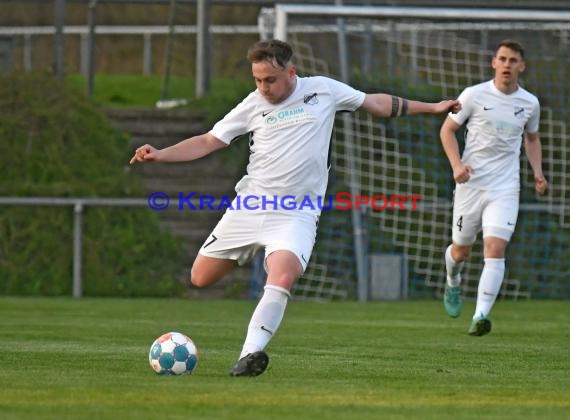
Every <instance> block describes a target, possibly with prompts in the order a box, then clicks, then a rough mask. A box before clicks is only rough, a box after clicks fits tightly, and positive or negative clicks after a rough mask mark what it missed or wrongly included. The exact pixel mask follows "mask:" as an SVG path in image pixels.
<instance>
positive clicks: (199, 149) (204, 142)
mask: <svg viewBox="0 0 570 420" xmlns="http://www.w3.org/2000/svg"><path fill="white" fill-rule="evenodd" d="M226 146H227V144H226V143H224V142H223V141H221V140H220V139H218V138H216V137H214V136H213V135H212V134H210V133H206V134H201V135H199V136H194V137H191V138H189V139H186V140H182V141H181V142H180V143H177V144H175V145H172V146H170V147H166V148H164V149H160V150H159V149H156V148H155V147H153V146H151V145H150V144H145V145H144V146H141V147H139V148H137V150H136V151H135V154H134V156H133V157H132V158H131V160H130V164H131V165H132V164H134V163H136V162H184V161H190V160H195V159H199V158H201V157H204V156H206V155H208V154H210V153H212V152H214V151H216V150H218V149H221V148H223V147H226Z"/></svg>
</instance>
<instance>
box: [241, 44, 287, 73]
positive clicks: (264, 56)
mask: <svg viewBox="0 0 570 420" xmlns="http://www.w3.org/2000/svg"><path fill="white" fill-rule="evenodd" d="M292 57H293V49H292V48H291V45H289V44H287V43H286V42H283V41H279V40H278V39H272V40H270V41H259V42H256V43H255V44H253V45H252V46H251V47H250V48H249V50H248V51H247V59H248V60H249V62H250V63H258V62H260V61H264V60H267V61H271V62H273V63H276V64H277V65H278V66H279V67H282V68H285V67H287V65H288V64H289V62H290V61H291V58H292Z"/></svg>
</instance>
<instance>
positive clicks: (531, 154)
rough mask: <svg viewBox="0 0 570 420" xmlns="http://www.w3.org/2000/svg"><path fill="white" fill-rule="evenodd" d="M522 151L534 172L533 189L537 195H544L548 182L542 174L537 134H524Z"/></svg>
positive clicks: (540, 152)
mask: <svg viewBox="0 0 570 420" xmlns="http://www.w3.org/2000/svg"><path fill="white" fill-rule="evenodd" d="M524 150H525V154H526V157H527V159H528V162H529V163H530V166H531V167H532V170H533V171H534V189H535V191H536V192H537V193H539V194H544V192H545V191H546V187H547V186H548V181H546V178H545V177H544V174H543V173H542V145H541V143H540V136H539V135H538V133H525V136H524Z"/></svg>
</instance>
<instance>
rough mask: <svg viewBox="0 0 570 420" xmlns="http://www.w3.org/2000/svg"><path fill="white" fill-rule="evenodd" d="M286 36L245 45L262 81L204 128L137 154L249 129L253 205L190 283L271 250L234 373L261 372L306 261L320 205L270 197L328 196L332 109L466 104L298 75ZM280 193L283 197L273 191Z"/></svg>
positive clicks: (221, 139)
mask: <svg viewBox="0 0 570 420" xmlns="http://www.w3.org/2000/svg"><path fill="white" fill-rule="evenodd" d="M292 55H293V51H292V49H291V47H290V45H289V44H287V43H285V42H281V41H278V40H272V41H261V42H258V43H256V44H254V45H253V46H252V47H251V48H250V49H249V51H248V54H247V58H248V60H249V61H250V62H251V70H252V73H253V79H254V81H255V84H256V86H257V89H256V90H255V91H253V92H252V93H250V94H249V95H248V96H247V97H246V98H245V99H244V100H243V101H242V102H241V103H240V104H238V105H237V106H236V107H235V108H234V109H233V110H232V111H230V112H229V113H228V114H227V115H226V116H225V117H224V118H223V119H222V120H221V121H219V122H218V123H216V124H215V125H214V127H213V128H212V129H211V130H210V131H209V132H207V133H205V134H201V135H198V136H195V137H191V138H189V139H186V140H183V141H181V142H180V143H178V144H175V145H173V146H170V147H167V148H165V149H162V150H157V149H155V148H154V147H153V146H151V145H148V144H147V145H144V146H142V147H139V148H138V149H137V150H136V152H135V155H134V156H133V158H132V159H131V164H132V163H135V162H151V161H155V162H177V161H191V160H194V159H199V158H201V157H203V156H205V155H207V154H209V153H211V152H214V151H215V150H218V149H221V148H223V147H226V146H228V145H229V144H230V143H231V142H232V140H234V139H235V138H237V137H239V136H241V135H243V134H246V133H249V145H250V155H249V156H250V157H249V164H248V166H247V174H246V175H245V176H244V177H243V178H242V179H241V180H240V181H239V182H238V184H237V185H236V192H237V193H238V194H239V195H240V196H242V197H244V196H257V197H259V199H260V200H259V203H255V202H253V201H252V200H251V199H250V200H249V202H248V207H249V208H250V209H251V208H255V207H258V208H257V209H255V210H248V209H243V208H241V209H239V210H237V209H236V207H237V206H235V205H232V208H233V209H232V208H228V209H227V211H226V212H225V214H224V216H223V217H222V219H221V220H220V222H219V223H218V225H217V226H216V227H215V228H214V230H213V231H212V233H211V234H210V236H209V237H208V238H207V239H206V241H205V242H204V244H203V245H202V247H201V248H200V251H199V254H198V256H197V257H196V260H195V261H194V264H193V266H192V271H191V280H190V281H191V282H192V284H193V285H195V286H197V287H206V286H209V285H211V284H213V283H215V282H216V281H218V280H219V279H221V278H222V277H224V276H225V275H226V274H228V273H229V272H230V271H231V270H232V269H233V268H234V267H236V266H237V265H238V264H239V265H242V264H244V263H246V262H247V261H248V260H249V259H250V258H251V257H252V256H253V255H254V254H255V253H256V251H257V250H258V249H260V248H263V249H264V250H265V260H264V265H265V269H266V271H267V282H266V285H265V288H264V293H263V296H262V297H261V299H260V301H259V303H258V305H257V307H256V309H255V311H254V312H253V316H252V317H251V321H250V323H249V326H248V329H247V335H246V338H245V342H244V344H243V348H242V351H241V354H240V356H239V359H238V362H237V363H236V365H235V366H234V367H233V369H231V371H230V375H231V376H257V375H260V374H261V373H263V372H264V371H265V369H266V367H267V365H268V363H269V357H268V356H267V354H266V353H265V352H264V349H265V347H266V346H267V344H268V343H269V341H270V340H271V338H272V337H273V336H274V335H275V333H276V331H277V328H278V327H279V325H280V323H281V320H282V318H283V315H284V313H285V307H286V305H287V301H288V299H289V297H290V290H291V287H292V286H293V285H294V283H295V282H296V281H297V279H298V278H299V277H300V276H301V275H302V274H303V272H304V271H305V269H306V268H307V264H308V262H309V258H310V256H311V252H312V250H313V245H314V243H315V235H316V230H317V221H318V218H319V213H320V210H318V209H317V210H310V209H306V208H304V209H302V210H286V209H275V208H273V206H272V205H269V206H266V205H264V203H265V204H267V201H268V200H270V203H271V202H273V201H277V202H279V197H284V196H295V197H310V199H311V200H312V202H313V203H317V197H319V196H320V197H322V196H324V194H325V192H326V188H327V181H328V170H329V165H330V162H329V148H330V141H331V135H332V130H333V124H334V119H335V114H336V113H337V112H338V111H355V110H357V109H358V108H362V109H364V110H365V111H366V112H368V113H370V114H372V115H374V116H376V117H401V116H405V115H414V114H442V113H446V112H449V111H452V112H456V111H458V110H459V109H460V104H459V102H458V101H457V100H446V101H442V102H439V103H425V102H419V101H412V100H407V99H403V98H399V97H396V96H391V95H387V94H382V93H376V94H366V93H364V92H361V91H359V90H356V89H353V88H352V87H350V86H348V85H346V84H344V83H340V82H338V81H336V80H333V79H329V78H327V77H299V76H297V74H296V70H295V65H294V64H293V62H292ZM274 197H277V199H276V200H274Z"/></svg>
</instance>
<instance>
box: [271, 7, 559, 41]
mask: <svg viewBox="0 0 570 420" xmlns="http://www.w3.org/2000/svg"><path fill="white" fill-rule="evenodd" d="M291 15H302V16H331V17H337V18H342V17H360V18H392V19H396V18H405V17H407V18H418V19H421V18H426V19H427V18H433V17H434V16H437V17H438V19H451V20H462V21H465V20H488V21H500V20H516V21H525V22H570V12H566V11H547V10H527V9H525V10H518V9H476V8H474V9H470V8H449V7H390V6H323V5H316V4H276V5H275V32H274V36H275V38H277V39H280V40H282V41H287V25H288V19H289V16H291Z"/></svg>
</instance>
